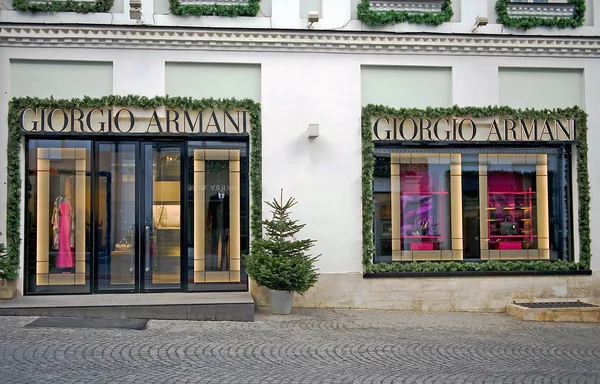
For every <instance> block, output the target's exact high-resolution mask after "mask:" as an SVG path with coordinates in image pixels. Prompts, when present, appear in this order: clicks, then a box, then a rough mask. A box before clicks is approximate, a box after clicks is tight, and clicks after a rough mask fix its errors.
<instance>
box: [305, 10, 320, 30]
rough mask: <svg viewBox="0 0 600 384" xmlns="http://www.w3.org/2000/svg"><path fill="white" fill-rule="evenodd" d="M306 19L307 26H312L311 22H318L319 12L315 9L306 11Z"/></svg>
mask: <svg viewBox="0 0 600 384" xmlns="http://www.w3.org/2000/svg"><path fill="white" fill-rule="evenodd" d="M306 21H308V27H309V28H310V27H312V25H313V23H318V22H319V12H317V11H310V12H308V17H307V18H306Z"/></svg>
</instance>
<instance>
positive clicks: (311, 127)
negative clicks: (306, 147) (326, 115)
mask: <svg viewBox="0 0 600 384" xmlns="http://www.w3.org/2000/svg"><path fill="white" fill-rule="evenodd" d="M306 137H308V138H309V139H314V138H317V137H319V124H308V128H307V129H306Z"/></svg>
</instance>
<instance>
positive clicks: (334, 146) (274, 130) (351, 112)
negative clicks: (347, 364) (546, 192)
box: [0, 48, 600, 273]
mask: <svg viewBox="0 0 600 384" xmlns="http://www.w3.org/2000/svg"><path fill="white" fill-rule="evenodd" d="M0 55H1V56H0V63H2V66H3V68H8V63H9V59H11V58H19V59H38V60H48V59H50V58H52V59H55V60H61V61H65V60H66V61H82V60H85V61H99V60H105V61H106V60H109V61H111V62H112V73H113V78H112V85H113V86H112V90H113V93H114V94H141V95H145V96H154V95H160V94H165V93H166V92H167V89H168V87H167V88H166V87H165V84H166V79H167V75H166V73H167V72H168V70H165V60H166V61H168V62H180V61H186V62H195V61H197V62H198V63H254V64H253V65H254V66H252V65H251V66H243V67H245V68H248V69H249V70H250V71H257V70H260V102H261V104H262V120H263V193H264V194H263V200H266V199H268V200H271V199H272V198H274V197H277V196H279V191H280V189H281V188H283V189H284V194H285V195H286V196H294V197H296V198H297V199H298V201H299V205H298V206H297V208H296V209H295V210H294V215H295V217H296V218H298V219H299V220H301V221H302V222H305V223H306V224H307V227H306V228H305V230H304V233H303V235H305V236H308V237H311V238H314V239H317V240H318V243H317V246H316V248H315V253H318V254H322V255H323V256H322V257H321V259H320V261H319V264H318V267H319V268H320V270H321V272H322V273H346V272H355V273H359V272H362V265H361V259H362V257H361V254H362V250H361V248H362V246H361V244H362V239H361V236H362V230H361V227H362V214H361V143H360V111H361V104H362V103H363V100H362V89H361V66H363V68H373V66H375V67H377V66H399V67H413V68H417V69H413V70H412V72H411V75H412V76H413V77H414V78H415V79H416V82H413V83H414V84H418V83H419V79H420V81H422V83H423V84H424V85H427V84H429V85H428V86H427V87H423V88H422V90H423V91H424V93H423V95H426V94H427V93H428V92H432V91H433V90H434V89H435V84H439V90H440V94H442V95H445V94H448V93H450V95H448V96H444V98H443V99H439V97H440V96H439V95H434V96H432V100H433V101H436V103H434V104H440V103H443V104H448V105H451V104H450V103H452V104H457V105H461V106H467V105H479V106H485V105H494V104H497V103H498V101H500V100H503V101H506V102H508V103H509V104H511V103H512V102H509V101H510V99H503V98H501V97H500V94H499V87H500V88H501V87H502V86H503V85H499V84H501V81H500V79H502V76H500V77H499V76H498V71H499V69H498V68H503V67H509V66H510V67H531V66H535V67H536V68H548V67H554V68H571V69H573V71H569V72H565V73H566V74H565V76H575V77H573V79H572V80H573V81H569V82H567V83H565V84H566V85H564V86H563V87H562V89H563V90H565V89H566V88H565V87H567V88H568V86H569V84H571V85H573V84H574V82H575V83H577V87H579V86H581V85H582V82H585V83H587V84H593V83H594V82H598V81H599V80H600V68H598V67H597V65H595V64H594V62H593V61H587V60H583V59H550V58H546V59H537V60H532V59H531V58H510V57H478V58H472V57H453V56H445V57H444V61H443V63H444V66H446V67H447V68H448V69H444V70H442V74H443V73H447V74H446V75H442V76H439V77H435V76H434V77H431V76H429V75H430V74H431V73H430V68H429V67H432V66H435V65H436V64H439V62H440V59H439V57H436V56H415V55H410V56H408V55H406V56H403V55H395V56H372V55H357V54H352V55H336V54H311V55H306V54H301V53H276V52H271V53H234V52H210V53H208V52H200V51H165V52H160V53H157V52H156V51H136V52H131V51H127V50H120V49H111V50H92V49H81V50H74V49H67V48H63V49H54V50H52V51H44V50H33V49H24V48H6V49H3V50H2V51H1V52H0ZM214 65H215V64H211V65H210V68H211V70H214V68H215V67H214ZM258 66H260V69H258V68H259V67H258ZM201 67H202V66H199V68H201ZM419 67H423V68H422V69H420V70H419V69H418V68H419ZM86 68H87V67H86ZM167 68H169V66H168V65H167ZM449 68H451V72H450V69H449ZM0 69H2V68H0ZM581 69H583V70H584V71H583V76H585V79H581V76H582V75H581V74H582V72H581ZM188 70H189V68H188ZM388 70H389V68H388ZM103 71H104V69H100V68H99V69H98V74H100V73H103ZM444 71H447V72H444ZM450 77H451V78H450ZM253 78H254V79H256V77H253ZM432 79H435V81H433V80H432ZM577 79H580V80H577ZM62 80H63V81H64V85H65V87H70V86H71V85H72V84H70V82H71V80H69V78H65V77H63V79H62ZM550 80H551V79H550V78H546V81H550ZM15 81H17V80H16V79H14V78H13V83H14V82H15ZM0 84H1V86H2V90H1V91H2V92H1V96H0V97H1V99H2V100H0V108H1V112H2V116H0V118H1V119H2V121H4V122H5V121H6V116H7V115H6V113H7V105H8V100H9V98H10V97H12V96H13V94H14V92H15V91H16V89H18V87H16V88H15V87H13V88H15V89H11V87H10V82H8V81H5V80H3V81H2V82H1V83H0ZM61 84H63V82H61ZM391 85H394V84H393V82H392V83H391ZM48 86H50V85H48ZM181 86H182V84H181V83H180V84H179V86H178V87H181ZM190 86H192V87H196V88H197V85H194V83H193V82H192V83H190ZM51 87H56V85H51ZM79 87H80V89H81V94H87V92H86V88H85V84H79ZM577 87H575V88H577ZM394 88H395V86H392V87H390V88H389V89H390V92H392V93H393V92H394ZM108 89H110V88H107V92H109V91H108ZM408 90H409V91H410V89H408ZM546 91H547V90H546ZM39 92H42V90H39ZM565 92H566V91H565ZM569 92H575V93H573V94H576V93H577V92H578V91H577V89H575V90H571V91H569ZM582 92H583V90H582ZM44 93H48V92H42V93H41V94H44ZM109 93H110V92H109ZM41 94H40V95H41ZM409 94H410V92H409ZM537 94H538V93H537V92H533V93H532V94H531V95H530V97H531V98H532V100H534V99H535V97H536V95H537ZM548 94H549V93H548V92H542V94H541V95H540V97H542V96H543V97H548ZM15 95H19V96H23V94H22V91H18V92H17V94H15ZM191 95H192V96H197V95H196V94H191ZM66 96H67V95H65V97H66ZM73 96H76V95H72V96H71V97H73ZM198 96H207V95H198ZM216 96H217V97H219V96H222V95H216ZM558 96H560V97H562V95H561V94H558ZM520 97H521V95H519V98H517V99H513V100H516V101H515V102H520V101H519V100H521V99H520ZM450 98H451V100H450ZM599 99H600V95H598V93H597V92H595V91H594V88H593V87H587V88H585V100H583V97H582V98H581V99H579V101H580V102H581V103H582V104H583V105H584V106H585V107H586V109H587V111H588V113H589V121H588V124H589V127H590V131H589V135H590V136H589V140H590V148H593V147H594V144H593V143H595V142H600V136H598V137H597V135H598V130H596V129H595V128H594V127H595V126H598V124H599V123H600V114H599V113H598V112H597V111H596V109H595V108H594V107H593V106H594V105H597V104H598V102H599V101H600V100H599ZM423 100H424V99H423V97H420V98H419V100H418V102H419V105H418V106H423V105H421V104H422V103H423V102H424V101H423ZM439 100H447V102H446V101H439ZM574 101H575V99H574ZM401 103H402V102H401V101H398V103H397V104H401ZM578 103H579V102H574V104H578ZM543 105H547V106H548V107H555V106H557V105H552V103H551V102H550V101H548V102H547V103H544V104H543ZM561 105H562V104H561ZM393 106H394V107H402V106H403V105H393ZM408 106H415V105H408ZM516 106H524V105H516ZM531 106H532V107H542V105H538V104H536V105H531ZM311 123H316V124H319V126H320V136H319V137H318V138H316V139H312V140H309V139H307V138H306V134H305V130H306V128H307V126H308V124H311ZM3 124H5V123H3ZM0 139H1V140H2V143H1V144H2V145H4V146H5V143H6V130H5V129H4V130H0ZM589 156H590V164H595V163H597V162H598V161H597V160H600V158H599V159H596V160H595V156H600V155H598V151H593V150H591V151H590V154H589ZM590 177H591V185H592V191H593V199H592V214H591V219H592V233H594V229H595V230H596V231H597V230H600V227H599V226H600V224H599V223H598V221H597V220H595V217H598V216H599V214H600V210H599V209H598V203H597V201H599V200H600V195H599V194H598V193H597V192H596V191H597V190H599V189H600V178H599V177H598V176H597V175H596V174H595V173H593V172H591V173H590ZM0 181H1V182H2V184H3V185H4V183H5V182H6V170H5V168H4V167H2V168H1V169H0ZM5 207H6V189H5V188H1V189H0V216H1V217H5ZM264 212H265V215H268V209H267V207H264ZM0 232H2V235H0V242H4V241H5V233H6V224H5V220H3V221H2V223H1V224H0ZM592 246H593V248H592V251H593V253H594V254H596V255H598V254H600V243H597V242H594V243H592ZM599 259H600V258H599V257H595V258H593V260H594V263H593V267H594V268H595V269H600V262H599V261H597V260H599Z"/></svg>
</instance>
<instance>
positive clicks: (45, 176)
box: [26, 140, 91, 292]
mask: <svg viewBox="0 0 600 384" xmlns="http://www.w3.org/2000/svg"><path fill="white" fill-rule="evenodd" d="M90 150H91V143H90V142H89V141H73V140H71V141H62V140H61V141H46V140H31V141H29V142H28V159H27V166H28V170H27V174H28V177H27V181H26V182H27V191H28V193H27V207H28V210H27V227H28V236H27V240H28V242H27V248H28V250H29V252H28V255H29V259H28V263H27V267H28V270H29V271H30V272H31V273H30V274H29V284H30V286H31V287H32V289H33V290H35V291H37V292H58V291H68V292H80V291H87V290H89V260H90V258H89V256H90V253H89V252H90V228H91V226H90V160H91V159H90V152H91V151H90Z"/></svg>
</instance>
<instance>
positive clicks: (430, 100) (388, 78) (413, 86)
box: [361, 66, 452, 108]
mask: <svg viewBox="0 0 600 384" xmlns="http://www.w3.org/2000/svg"><path fill="white" fill-rule="evenodd" d="M361 88H362V104H363V105H367V104H381V105H387V106H390V107H394V108H426V107H428V106H434V107H449V106H451V105H452V68H449V67H427V66H421V67H419V66H363V67H362V68H361Z"/></svg>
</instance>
